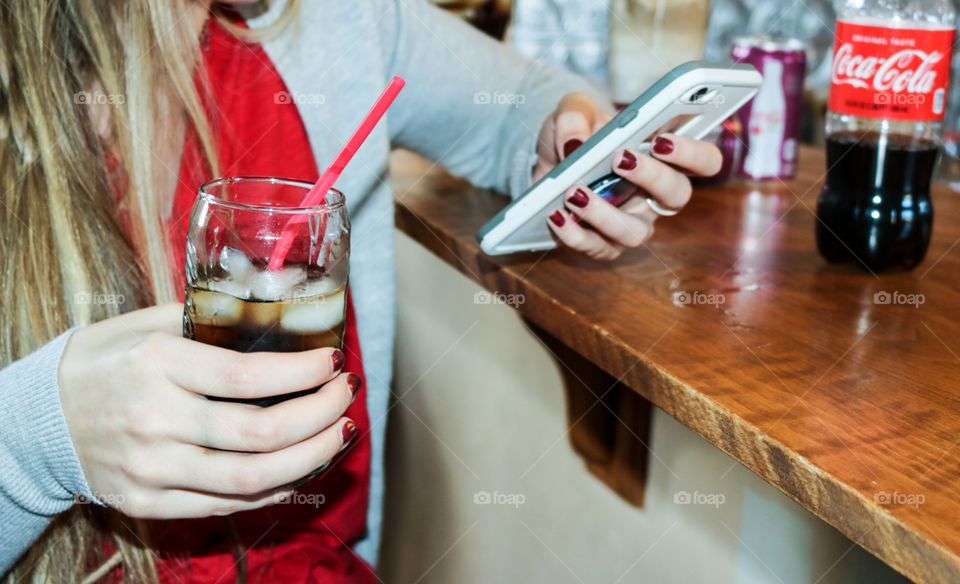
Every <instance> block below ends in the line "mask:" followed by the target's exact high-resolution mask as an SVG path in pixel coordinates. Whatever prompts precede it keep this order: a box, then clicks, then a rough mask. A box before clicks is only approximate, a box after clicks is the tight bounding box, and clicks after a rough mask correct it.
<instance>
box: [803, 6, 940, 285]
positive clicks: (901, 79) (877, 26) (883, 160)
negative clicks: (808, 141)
mask: <svg viewBox="0 0 960 584" xmlns="http://www.w3.org/2000/svg"><path fill="white" fill-rule="evenodd" d="M835 6H836V10H837V22H836V25H835V26H834V42H833V60H832V62H831V74H830V98H829V101H828V104H827V116H826V128H825V130H826V136H827V181H826V186H825V187H824V190H823V193H822V194H821V195H820V200H819V201H818V203H817V218H818V219H819V221H818V222H817V247H818V248H819V250H820V254H821V255H822V256H823V257H824V258H826V260H827V261H829V262H853V263H855V264H856V265H858V266H860V267H863V268H866V269H868V270H870V271H872V272H878V271H881V270H886V269H911V268H913V267H915V266H916V265H917V264H919V263H920V262H921V261H923V258H924V256H925V255H926V253H927V246H928V245H929V244H930V234H931V232H932V231H933V206H932V205H931V203H930V181H931V179H932V176H933V171H934V166H935V165H936V162H937V154H938V147H937V144H938V143H939V138H938V136H939V135H940V132H941V130H942V126H943V117H944V115H945V113H946V104H947V90H948V88H949V86H950V63H951V54H952V52H953V42H954V38H955V37H956V12H955V10H954V5H953V2H952V0H911V1H910V2H888V1H887V0H838V1H837V2H836V4H835Z"/></svg>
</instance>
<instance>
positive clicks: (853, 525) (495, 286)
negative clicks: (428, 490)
mask: <svg viewBox="0 0 960 584" xmlns="http://www.w3.org/2000/svg"><path fill="white" fill-rule="evenodd" d="M395 208H396V211H397V213H396V225H397V228H398V229H400V231H401V232H403V233H405V234H406V235H408V236H409V237H411V238H412V239H414V240H415V241H417V242H418V243H419V244H420V245H422V246H423V247H425V248H426V249H428V250H429V251H430V252H431V253H433V254H434V255H435V256H437V257H438V258H440V259H441V260H443V261H444V262H446V263H448V264H450V265H451V266H453V267H454V268H455V269H456V270H457V271H459V272H460V273H462V274H464V275H465V276H467V277H468V278H470V279H471V280H473V281H475V282H476V283H477V284H479V285H481V286H484V287H485V288H486V289H488V290H490V291H492V292H494V291H495V292H498V293H503V294H508V293H514V294H516V293H523V294H524V295H525V296H527V297H529V296H530V295H531V294H534V295H537V296H540V297H541V301H540V302H529V301H527V302H525V303H523V304H522V305H520V306H518V307H516V308H517V310H518V311H519V312H520V313H521V314H522V315H523V316H524V317H525V318H528V319H530V320H531V321H532V322H534V323H536V324H537V325H538V326H540V327H542V328H543V329H544V330H546V331H547V332H549V333H550V334H552V335H554V336H555V337H556V338H557V339H559V340H560V341H562V342H563V343H565V344H567V345H568V346H569V347H576V349H575V350H576V351H577V352H579V353H580V354H582V355H583V356H584V357H586V358H588V359H590V360H591V361H593V362H594V363H595V364H596V365H597V366H598V367H600V368H601V369H603V370H604V371H606V372H607V373H609V374H610V375H612V376H613V377H614V378H617V379H620V380H621V381H622V382H623V383H624V384H625V385H627V386H628V387H630V388H631V389H633V390H634V391H636V392H637V393H639V394H640V395H641V396H643V397H645V398H646V399H649V400H650V401H651V402H652V403H653V404H655V405H656V406H658V407H660V408H661V409H663V410H664V411H665V412H667V413H668V414H669V415H670V416H672V417H673V418H675V419H676V420H677V421H679V422H680V423H682V424H683V425H685V426H687V427H688V428H690V429H692V430H693V431H694V432H696V433H697V434H699V435H700V436H701V437H703V438H704V439H705V440H707V441H708V442H710V443H711V444H713V445H714V446H716V447H717V448H719V449H721V450H722V451H724V452H725V453H726V454H727V455H728V456H730V457H731V458H733V459H734V460H735V461H737V462H739V463H741V464H743V465H744V466H746V467H747V468H748V469H750V470H751V471H752V472H754V473H755V474H757V475H758V476H760V477H761V478H762V479H763V480H765V481H766V482H768V483H770V484H772V485H774V486H775V487H777V488H778V489H779V490H780V491H782V492H783V493H784V494H786V495H787V496H788V497H790V498H791V499H793V500H794V501H796V502H797V503H798V504H800V505H801V506H803V507H804V508H805V509H807V510H808V511H810V512H811V513H813V514H814V515H816V516H817V517H818V518H820V519H821V520H823V521H825V522H826V523H828V524H830V525H831V526H833V527H835V528H836V529H838V530H839V531H840V532H841V533H843V534H844V535H846V536H847V537H849V538H850V539H851V540H852V541H854V542H856V543H857V544H859V545H861V546H862V547H864V548H865V549H867V550H868V551H870V552H871V553H873V554H874V555H875V556H877V557H878V558H880V559H881V560H882V561H884V562H886V563H887V564H889V565H890V566H892V567H894V568H895V569H897V570H898V571H900V572H901V573H903V574H904V575H906V576H908V577H909V578H911V579H914V580H916V581H918V582H942V581H945V580H946V581H950V580H953V581H957V580H960V557H958V556H957V555H955V554H953V553H952V552H951V551H950V550H948V549H946V548H945V547H943V546H941V545H939V544H937V543H936V542H934V541H933V540H931V539H930V538H928V537H926V536H925V535H923V534H921V533H920V532H918V531H917V530H915V529H913V528H911V527H910V526H907V525H905V524H904V523H903V522H901V521H900V520H899V519H897V518H895V517H894V516H892V515H891V514H890V513H889V512H887V511H885V510H884V509H882V508H879V507H877V506H876V505H875V504H873V503H871V502H870V501H869V500H868V499H867V498H866V497H864V496H862V495H861V494H860V493H859V492H857V491H856V490H855V489H854V488H852V487H849V486H847V485H846V484H844V483H841V482H840V481H838V480H837V479H835V478H834V477H832V476H831V475H829V474H827V473H824V472H822V471H821V470H820V469H819V468H817V467H816V466H814V465H813V464H811V463H810V462H809V461H808V460H807V459H806V458H805V457H802V456H800V455H799V454H797V453H795V452H792V451H790V450H789V448H787V447H786V446H785V445H783V444H782V443H780V442H779V441H776V440H774V439H772V438H770V437H769V436H767V435H766V434H765V433H764V432H763V431H762V430H761V429H760V428H758V427H756V426H754V425H753V424H750V423H748V422H746V421H745V420H743V419H742V418H738V417H736V416H733V415H731V414H730V412H729V411H728V410H726V409H724V408H722V407H721V406H720V405H719V404H717V403H716V402H714V401H713V400H711V399H709V398H707V397H706V396H704V395H703V394H701V393H699V392H697V391H696V390H695V389H694V388H692V387H690V386H688V385H686V384H684V383H683V382H681V381H680V380H679V379H677V378H675V377H674V376H672V375H671V374H670V373H669V372H667V371H664V370H663V369H661V368H660V367H658V366H657V365H656V364H655V363H653V362H651V361H650V360H648V359H646V358H645V357H644V356H642V355H641V356H640V357H637V356H636V355H635V354H634V353H633V352H632V351H631V350H629V349H628V348H627V347H626V346H625V344H624V343H622V342H621V341H620V340H619V339H617V338H615V337H613V336H611V335H609V334H606V333H605V332H601V331H599V330H598V329H597V327H595V326H593V325H592V324H591V323H589V322H585V321H584V320H583V317H582V316H581V315H579V314H577V313H576V312H574V311H571V310H569V309H565V308H564V307H563V306H562V305H560V304H559V303H557V302H556V301H554V300H553V299H551V298H549V297H548V296H547V295H546V294H544V293H543V292H542V291H541V290H540V289H539V288H537V287H535V286H532V285H530V284H529V283H525V287H524V288H523V289H522V290H521V289H516V286H514V284H513V282H512V280H516V281H523V280H522V275H521V274H518V273H516V272H515V271H514V270H515V268H513V267H512V266H502V265H500V264H497V263H496V262H494V261H493V260H492V259H489V258H487V257H486V256H484V255H483V254H482V252H481V251H480V250H479V246H476V247H475V248H473V249H471V248H469V247H465V246H464V245H462V244H461V243H460V241H459V240H458V239H457V238H456V237H454V236H452V235H451V234H450V233H449V232H447V231H445V230H442V229H441V230H440V231H438V230H436V229H433V228H431V227H430V226H429V225H427V224H426V222H424V220H423V219H421V218H420V217H419V216H418V215H417V214H416V213H415V212H414V211H413V210H411V209H410V208H408V207H407V206H406V205H405V204H404V203H403V202H402V201H397V202H396V204H395ZM430 238H433V239H435V240H436V241H437V242H438V243H439V244H440V245H439V246H437V245H431V244H430ZM541 306H542V307H546V310H547V311H548V312H549V311H559V313H557V314H553V315H546V314H543V313H542V312H543V311H542V310H539V309H537V308H532V307H541ZM548 316H549V317H548ZM558 318H573V319H576V320H578V321H579V322H580V323H581V327H580V330H581V331H584V332H586V333H587V334H589V335H590V336H591V337H592V338H590V339H583V338H577V339H574V338H570V335H569V334H568V331H569V328H564V327H559V326H556V325H555V324H554V323H556V322H558V321H557V319H558ZM601 339H602V343H603V345H604V347H603V350H599V347H600V341H601ZM611 345H612V346H613V348H615V349H616V350H615V351H613V350H611V348H612V347H611ZM618 359H619V362H618ZM630 360H635V361H636V362H635V363H633V364H632V365H631V366H630V367H629V368H628V369H627V370H626V371H623V364H624V363H625V362H627V361H630ZM651 374H652V375H651ZM654 381H656V383H654ZM677 392H682V393H684V394H686V395H687V399H684V400H681V399H678V396H677ZM691 404H697V406H696V407H691ZM706 419H717V420H720V421H721V423H716V422H714V423H707V422H705V420H706ZM721 427H722V428H729V429H730V431H728V432H721V431H720V430H719V429H720V428H721ZM801 485H806V487H807V488H800V486H801ZM810 487H816V488H815V489H813V488H810ZM814 493H816V495H815V494H814ZM885 532H886V533H887V536H886V537H881V536H880V534H883V533H885ZM874 534H876V535H874ZM891 541H897V542H898V543H899V545H897V546H896V547H894V546H892V545H890V544H889V543H888V542H891Z"/></svg>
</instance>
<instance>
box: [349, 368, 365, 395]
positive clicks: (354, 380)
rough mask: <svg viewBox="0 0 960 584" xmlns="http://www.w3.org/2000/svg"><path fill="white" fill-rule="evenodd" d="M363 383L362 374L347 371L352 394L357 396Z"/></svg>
mask: <svg viewBox="0 0 960 584" xmlns="http://www.w3.org/2000/svg"><path fill="white" fill-rule="evenodd" d="M361 385H363V380H362V379H360V376H359V375H357V374H356V373H347V388H348V389H349V390H350V395H351V396H353V397H357V392H358V391H360V386H361Z"/></svg>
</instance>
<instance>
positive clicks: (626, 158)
mask: <svg viewBox="0 0 960 584" xmlns="http://www.w3.org/2000/svg"><path fill="white" fill-rule="evenodd" d="M617 166H618V167H619V168H620V170H633V169H635V168H636V167H637V157H636V156H634V154H633V152H630V151H629V150H624V151H623V158H621V159H620V164H618V165H617Z"/></svg>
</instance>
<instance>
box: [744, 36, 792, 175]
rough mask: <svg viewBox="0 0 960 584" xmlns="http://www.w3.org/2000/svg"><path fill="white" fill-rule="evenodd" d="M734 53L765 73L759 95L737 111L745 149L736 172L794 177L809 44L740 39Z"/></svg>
mask: <svg viewBox="0 0 960 584" xmlns="http://www.w3.org/2000/svg"><path fill="white" fill-rule="evenodd" d="M731 56H732V57H733V60H734V61H736V62H738V63H748V64H750V65H753V66H754V67H756V68H757V71H759V72H760V74H761V75H763V85H761V86H760V91H759V92H757V96H756V97H754V98H753V100H752V101H751V102H750V103H748V104H747V105H745V106H744V107H743V108H742V109H741V110H740V111H739V112H738V114H737V115H739V116H740V122H741V124H742V125H743V130H744V131H743V140H744V150H745V153H744V156H743V159H742V161H741V162H740V164H739V167H738V173H737V174H738V175H739V176H740V177H742V178H747V179H751V180H769V179H786V178H793V176H794V174H796V171H797V150H798V149H797V139H798V138H799V134H800V118H801V116H802V115H803V81H804V77H805V76H806V72H807V53H806V47H805V45H804V44H803V42H802V41H799V40H795V39H789V40H775V39H772V38H769V37H766V36H753V37H742V38H739V39H737V40H736V41H734V44H733V50H732V51H731Z"/></svg>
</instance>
